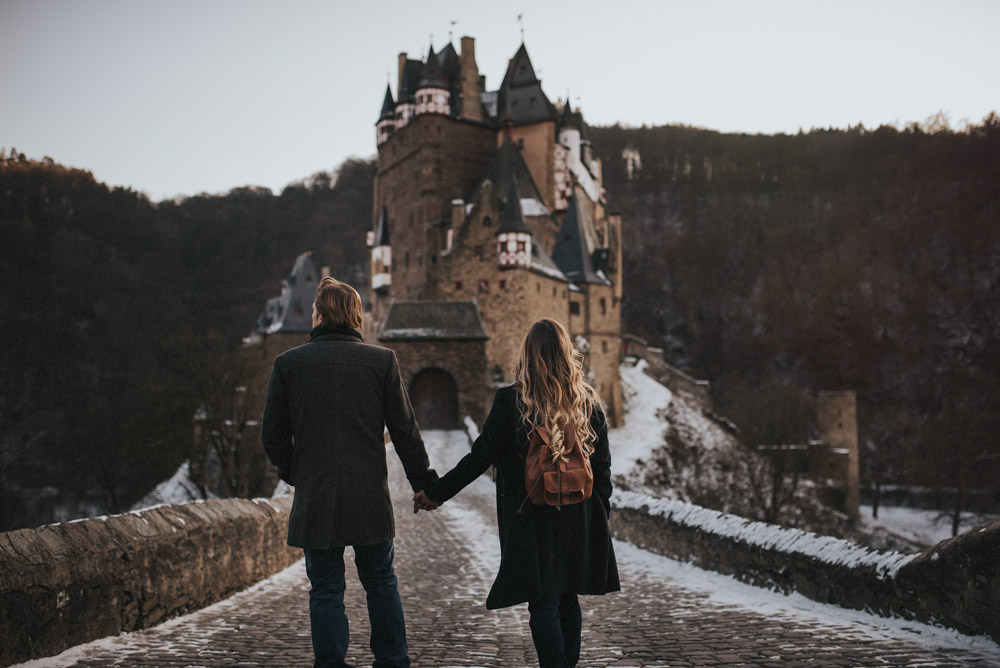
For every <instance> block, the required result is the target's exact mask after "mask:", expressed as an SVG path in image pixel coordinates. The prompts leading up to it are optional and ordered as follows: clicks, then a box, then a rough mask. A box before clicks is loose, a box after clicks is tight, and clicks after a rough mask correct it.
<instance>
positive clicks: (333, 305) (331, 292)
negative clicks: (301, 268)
mask: <svg viewBox="0 0 1000 668" xmlns="http://www.w3.org/2000/svg"><path fill="white" fill-rule="evenodd" d="M316 312H317V313H319V314H320V315H321V316H323V324H325V325H330V326H332V327H350V328H352V329H356V330H357V331H359V332H360V331H361V325H362V323H363V322H364V311H363V310H362V307H361V295H359V294H358V291H357V290H355V289H354V288H352V287H351V286H350V285H348V284H347V283H342V282H340V281H338V280H337V279H335V278H333V277H331V276H327V277H326V278H324V279H323V280H322V281H320V282H319V285H317V286H316Z"/></svg>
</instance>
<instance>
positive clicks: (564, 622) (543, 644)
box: [528, 594, 583, 668]
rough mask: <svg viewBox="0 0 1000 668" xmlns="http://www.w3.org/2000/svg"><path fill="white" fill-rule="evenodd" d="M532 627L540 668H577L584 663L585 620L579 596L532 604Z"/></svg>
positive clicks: (562, 596)
mask: <svg viewBox="0 0 1000 668" xmlns="http://www.w3.org/2000/svg"><path fill="white" fill-rule="evenodd" d="M528 613H529V614H530V615H531V617H530V619H529V620H528V626H529V627H530V628H531V639H532V640H533V641H534V642H535V651H536V652H537V653H538V665H539V668H574V666H576V662H577V661H579V660H580V633H581V629H582V626H583V617H582V615H581V613H580V602H579V600H577V598H576V594H562V595H559V596H548V597H546V598H540V599H537V600H535V601H529V602H528Z"/></svg>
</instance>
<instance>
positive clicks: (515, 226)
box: [496, 173, 528, 234]
mask: <svg viewBox="0 0 1000 668" xmlns="http://www.w3.org/2000/svg"><path fill="white" fill-rule="evenodd" d="M504 232H523V233H525V234H527V233H528V227H527V226H526V225H525V224H524V214H523V213H522V211H521V197H520V196H519V194H518V190H517V177H516V176H515V175H514V174H513V173H512V174H511V175H510V184H509V185H508V186H507V198H506V199H505V200H504V204H503V211H501V212H500V225H499V226H497V232H496V233H497V234H502V233H504Z"/></svg>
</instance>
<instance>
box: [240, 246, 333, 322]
mask: <svg viewBox="0 0 1000 668" xmlns="http://www.w3.org/2000/svg"><path fill="white" fill-rule="evenodd" d="M319 280H320V274H319V272H318V271H317V270H316V264H315V263H314V262H313V259H312V253H309V252H306V253H303V254H302V255H299V256H298V258H296V260H295V266H294V267H292V273H290V274H289V275H288V277H287V278H286V279H285V280H284V281H283V284H282V288H281V295H280V296H278V297H272V298H271V299H268V300H267V303H266V304H265V305H264V310H263V311H262V312H261V314H260V317H258V318H257V323H256V324H255V325H254V332H256V333H263V334H275V333H277V332H292V333H307V332H311V331H312V328H313V327H312V303H313V300H314V299H315V297H316V285H317V284H318V283H319Z"/></svg>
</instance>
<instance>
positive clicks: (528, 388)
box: [514, 318, 600, 461]
mask: <svg viewBox="0 0 1000 668" xmlns="http://www.w3.org/2000/svg"><path fill="white" fill-rule="evenodd" d="M514 379H515V387H516V388H517V391H518V394H519V395H520V399H521V401H520V402H519V406H518V407H519V410H520V412H521V420H522V421H523V422H524V424H525V425H526V426H527V427H528V429H529V430H531V429H533V428H534V427H543V428H544V429H545V430H546V431H548V432H549V433H550V434H551V435H552V443H551V452H552V460H553V461H555V460H556V459H562V460H566V459H567V456H566V449H565V446H564V443H563V441H564V434H563V431H564V428H565V425H567V424H571V425H573V427H574V428H575V430H576V438H577V440H578V441H579V442H580V445H581V446H582V447H583V451H584V453H585V454H586V455H587V456H588V457H589V456H590V454H591V453H592V452H594V443H595V442H596V441H597V434H596V433H595V432H594V428H593V427H592V426H591V425H590V416H591V414H592V413H593V411H594V410H595V409H596V408H597V406H599V405H600V400H599V399H598V398H597V395H596V393H595V392H594V388H592V387H591V386H590V384H589V383H587V381H586V380H585V379H584V376H583V355H582V354H581V353H580V351H579V350H576V349H575V348H574V347H573V342H572V341H571V340H570V338H569V332H567V331H566V328H565V327H564V326H563V325H562V324H561V323H559V322H556V321H555V320H551V319H549V318H543V319H542V320H539V321H537V322H536V323H535V324H533V325H532V326H531V329H529V330H528V334H527V336H525V337H524V344H523V345H522V346H521V352H520V354H519V355H518V357H517V362H516V363H515V365H514Z"/></svg>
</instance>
